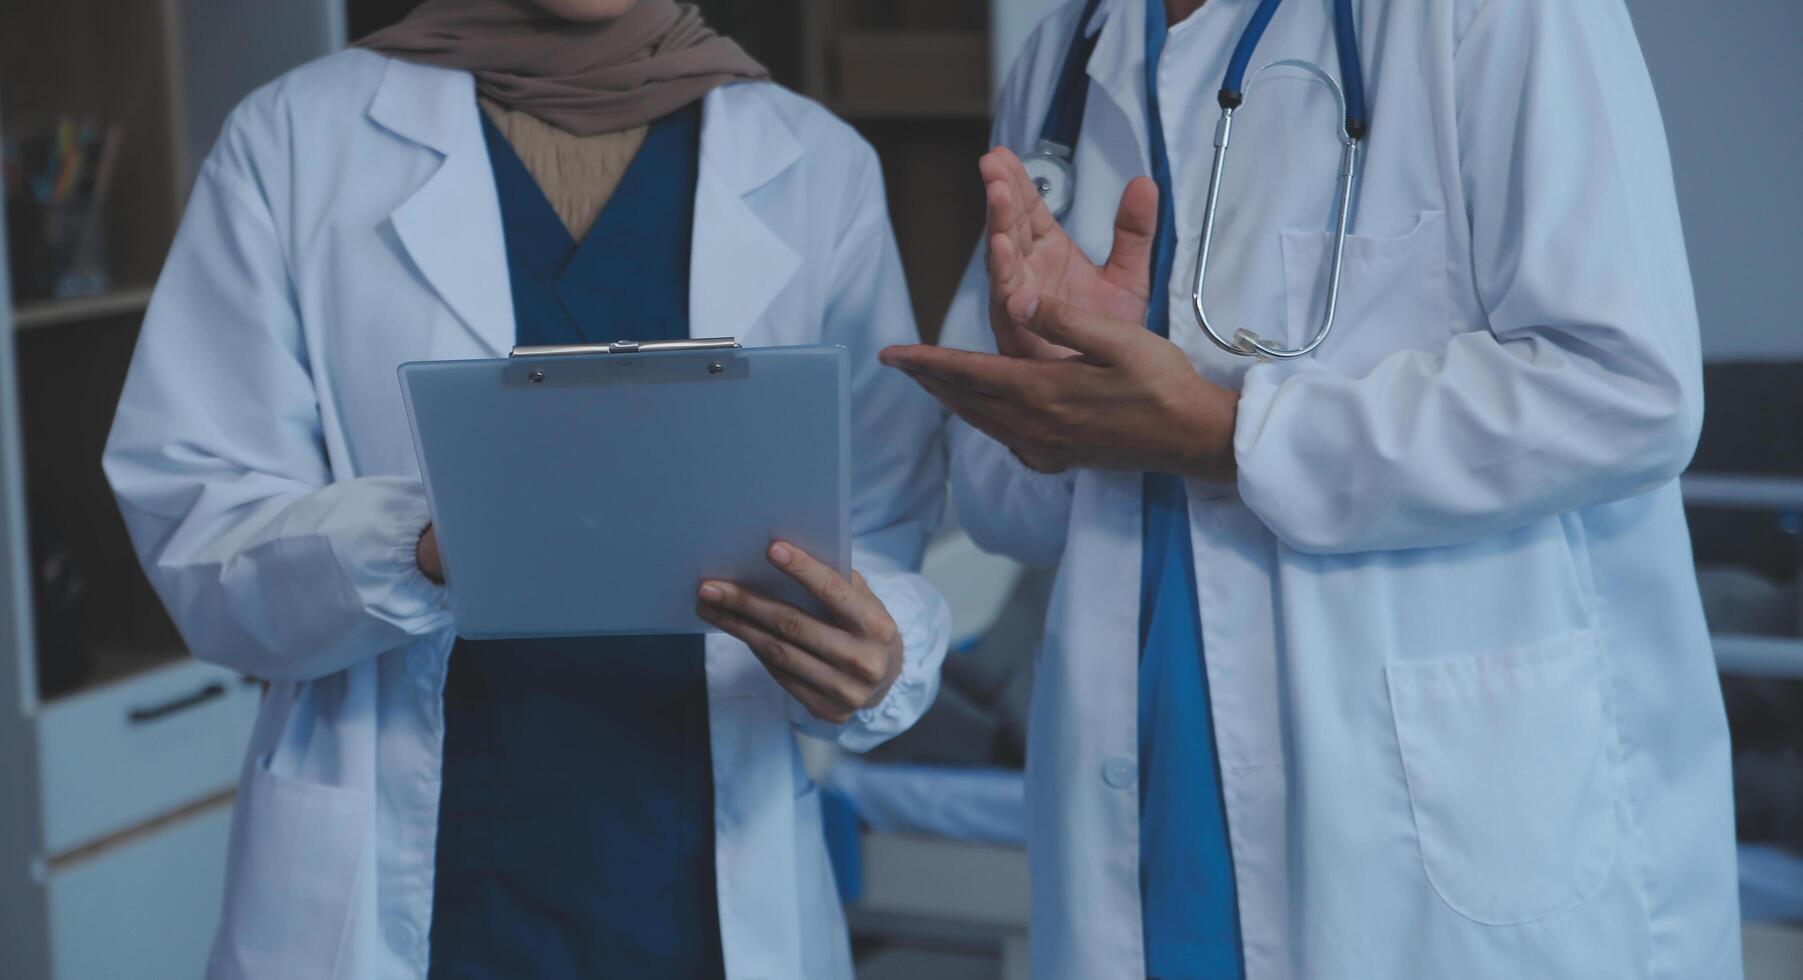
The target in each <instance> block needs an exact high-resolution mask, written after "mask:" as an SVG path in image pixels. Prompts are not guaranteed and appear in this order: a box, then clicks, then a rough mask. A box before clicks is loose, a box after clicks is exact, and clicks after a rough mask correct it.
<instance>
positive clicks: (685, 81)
mask: <svg viewBox="0 0 1803 980" xmlns="http://www.w3.org/2000/svg"><path fill="white" fill-rule="evenodd" d="M357 44H358V45H359V46H360V47H366V48H369V49H371V50H374V51H379V52H381V53H382V54H386V55H389V56H391V57H395V58H400V59H403V60H406V61H413V62H418V63H420V64H426V65H436V66H438V67H441V68H453V69H459V70H462V71H467V72H470V73H471V74H472V75H474V76H475V77H476V89H477V91H478V92H479V93H480V94H482V95H483V96H486V97H488V98H490V99H492V100H494V101H495V102H498V103H500V104H501V105H503V106H505V107H507V108H509V109H513V110H516V111H519V112H524V113H527V114H528V115H531V116H534V117H536V118H538V119H541V120H543V121H544V122H547V123H550V124H551V125H553V126H555V127H557V128H558V129H561V130H564V131H565V132H568V133H573V134H575V135H578V136H594V135H598V134H601V133H612V132H618V131H620V130H623V129H630V128H632V127H634V126H640V125H643V124H645V123H648V122H650V121H652V120H654V119H657V118H659V117H661V116H666V115H669V114H670V113H672V112H674V111H676V110H677V109H680V108H682V107H683V106H685V105H688V104H689V103H691V102H694V101H695V100H697V99H699V98H701V97H702V96H703V95H706V94H707V93H708V92H709V91H711V90H712V89H714V88H715V87H716V86H720V85H725V84H727V83H728V82H736V81H744V80H749V79H761V78H767V77H769V73H768V72H766V71H765V70H764V67H763V66H762V65H760V64H758V63H757V62H756V61H754V60H752V58H751V56H750V55H748V54H746V53H745V51H744V49H742V48H740V47H739V46H738V44H736V43H735V42H733V41H732V40H731V39H729V38H726V37H722V36H721V35H719V34H716V33H714V32H713V30H711V29H710V28H709V27H708V26H707V25H706V24H705V23H703V22H702V19H701V13H700V11H698V10H696V8H695V7H694V6H693V5H690V4H678V3H676V2H675V0H637V2H636V3H634V4H633V5H632V7H631V8H629V9H628V10H627V11H626V12H625V13H624V14H622V15H620V16H619V17H615V18H611V19H609V20H602V21H593V22H585V21H572V20H566V19H564V18H561V17H558V16H557V15H555V14H552V13H550V12H548V11H546V10H544V9H543V8H541V7H539V6H538V5H537V4H536V3H534V2H533V0H425V2H424V3H422V4H420V5H419V6H418V7H416V8H414V10H413V12H412V13H411V14H409V15H407V17H406V19H404V20H402V21H401V22H400V23H398V24H395V25H393V26H392V27H387V28H384V29H382V30H379V31H377V32H375V33H374V34H371V35H369V36H368V37H365V38H364V39H363V40H361V41H358V42H357Z"/></svg>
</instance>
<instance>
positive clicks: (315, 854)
mask: <svg viewBox="0 0 1803 980" xmlns="http://www.w3.org/2000/svg"><path fill="white" fill-rule="evenodd" d="M374 812H375V801H374V796H373V795H372V794H370V793H366V792H363V791H360V790H354V789H347V788H343V787H337V786H326V785H322V784H316V783H310V782H304V781H301V780H298V779H294V778H292V777H289V776H284V775H281V774H278V773H276V772H272V771H271V770H270V769H269V765H268V759H267V758H264V759H261V760H258V761H257V762H256V763H255V764H253V765H252V766H251V767H250V773H249V775H248V776H247V777H246V778H245V780H244V783H243V785H242V787H240V790H239V793H238V800H237V809H236V811H235V812H234V813H233V815H232V840H231V860H230V864H229V868H228V870H227V881H226V901H225V916H224V920H223V922H222V923H221V926H220V930H219V940H218V942H217V943H216V944H215V946H214V949H213V959H212V963H211V965H210V966H209V968H208V970H207V975H208V976H209V977H211V978H214V980H220V978H239V977H244V978H253V977H254V978H256V980H287V978H295V980H300V978H303V977H304V978H326V977H335V976H337V975H338V968H339V964H340V960H341V955H340V954H341V951H342V948H343V946H344V943H345V936H346V932H347V928H348V925H349V920H350V914H351V906H352V902H353V899H354V896H355V895H356V892H357V880H358V876H359V874H360V873H361V872H362V867H363V864H364V863H365V860H366V855H365V852H366V851H367V850H368V846H369V839H370V835H371V832H372V822H373V820H374Z"/></svg>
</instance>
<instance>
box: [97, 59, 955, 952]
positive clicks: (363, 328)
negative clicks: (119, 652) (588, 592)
mask: <svg viewBox="0 0 1803 980" xmlns="http://www.w3.org/2000/svg"><path fill="white" fill-rule="evenodd" d="M477 111H478V110H477V107H476V99H475V93H474V89H473V85H472V81H471V78H470V76H469V75H467V74H464V73H460V72H453V71H445V70H440V69H434V68H426V67H420V66H416V65H412V64H408V63H405V62H399V61H391V60H389V59H386V58H384V57H381V56H379V55H376V54H373V53H371V52H368V51H350V52H346V53H341V54H338V55H334V56H331V57H328V58H325V59H323V60H321V61H318V62H315V63H313V64H311V65H309V66H305V67H303V68H301V69H299V70H297V71H295V72H293V73H291V74H290V75H288V76H286V77H285V78H283V79H281V80H279V81H277V82H275V83H274V84H272V85H271V86H269V87H267V88H265V89H263V90H262V91H260V92H258V93H256V94H254V95H252V96H251V97H250V98H249V99H247V100H246V101H245V102H244V104H243V105H241V106H240V107H239V108H238V109H237V111H236V112H235V113H233V115H232V117H231V119H230V121H229V122H228V123H227V125H226V128H225V132H224V135H223V136H222V137H221V139H220V141H219V144H218V146H217V147H216V149H215V150H214V152H213V154H212V156H211V157H210V158H209V159H208V160H207V163H206V165H205V167H204V168H203V169H202V171H201V175H200V180H199V183H198V185H197V186H196V188H195V190H194V195H193V198H192V200H191V202H190V204H189V207H188V213H187V216H186V218H185V219H184V221H183V223H182V227H181V231H180V233H179V234H178V236H177V238H176V242H175V245H174V249H173V251H172V252H171V254H170V257H169V260H168V263H167V265H166V266H165V268H164V271H163V275H162V279H161V280H160V282H159V283H158V286H157V290H156V294H155V297H154V298H153V299H152V301H151V304H150V310H149V315H148V318H147V320H146V321H145V324H144V331H143V336H142V339H141V341H140V343H139V347H138V351H137V354H136V357H135V359H134V361H133V364H132V369H131V374H130V377H129V379H128V381H127V383H126V386H125V392H124V396H123V398H122V399H121V401H120V406H119V413H118V417H117V420H116V422H115V425H114V430H113V433H112V438H111V440H110V442H109V444H108V448H107V454H106V471H107V474H108V476H109V478H110V479H111V480H112V483H113V486H114V488H115V490H116V492H117V493H118V496H119V499H120V503H121V507H122V509H123V511H124V514H125V518H126V522H127V524H128V525H129V527H130V529H131V532H132V535H133V538H134V540H135V542H136V544H137V547H138V549H139V552H140V553H141V555H142V557H143V559H144V564H145V566H146V568H147V570H148V571H149V574H150V577H151V580H152V581H153V583H154V584H155V585H156V588H157V590H158V592H159V594H160V595H161V596H162V598H163V600H164V602H165V603H166V604H167V606H168V608H169V610H170V612H171V614H172V615H173V616H174V618H175V621H176V623H177V624H178V625H179V626H180V628H181V630H182V633H183V635H184V637H185V638H186V639H187V641H188V643H189V644H190V645H191V647H192V649H193V651H194V653H195V654H196V655H197V656H199V657H201V658H203V659H206V660H210V661H214V662H217V663H220V664H224V665H227V666H230V667H233V668H236V669H238V670H242V671H244V672H245V673H248V674H253V675H256V676H259V677H264V678H269V679H271V680H272V681H273V682H274V683H273V685H272V687H271V688H270V693H269V696H268V699H267V701H266V702H265V704H264V708H263V712H262V715H261V717H260V719H259V722H258V725H257V728H256V731H255V735H254V737H253V739H252V744H251V747H250V751H249V754H248V758H247V762H246V765H245V769H244V773H243V781H242V784H241V787H240V793H239V797H238V809H237V811H236V814H235V820H234V827H233V839H232V845H231V858H230V881H229V886H228V894H227V899H226V905H225V919H224V923H223V925H222V927H221V931H220V934H219V937H218V940H217V942H216V944H215V948H214V953H213V959H212V965H211V969H210V975H211V976H213V977H216V978H222V980H223V978H238V977H245V978H255V980H272V978H280V977H294V978H323V977H346V978H359V980H361V978H371V977H384V978H389V977H392V978H402V977H412V978H420V977H423V976H424V975H425V972H426V964H427V955H428V950H427V943H426V937H427V936H428V935H429V929H430V922H429V921H428V920H429V916H430V913H431V908H432V876H433V855H434V839H435V834H436V817H437V812H438V795H439V785H440V781H439V773H440V760H441V744H442V737H443V732H444V729H443V724H444V723H443V714H442V711H441V697H440V694H441V691H442V689H443V683H444V677H445V667H446V660H447V654H448V653H449V651H450V649H451V645H452V641H453V636H452V633H451V631H450V628H449V627H450V623H449V618H448V612H447V607H446V604H445V596H444V593H443V591H442V590H441V589H439V588H438V587H436V586H434V585H432V584H431V583H429V582H428V581H427V580H426V579H425V578H424V577H422V576H421V575H420V574H419V572H418V570H417V568H415V566H414V562H413V552H414V545H415V541H416V539H417V537H418V535H419V533H420V531H421V529H422V528H423V527H424V526H425V524H426V520H427V511H426V504H425V500H424V497H423V494H422V491H421V487H420V484H419V482H418V470H417V466H416V463H415V457H414V451H413V445H412V440H411V438H410V437H409V434H408V427H407V422H406V419H405V416H404V413H403V410H402V405H401V400H400V392H399V387H398V384H397V381H396V377H395V368H396V366H397V365H399V364H400V363H402V362H404V361H409V360H415V359H425V358H462V357H484V356H495V355H499V354H505V353H506V351H507V350H508V348H509V347H510V346H511V345H512V342H513V337H514V320H513V310H512V299H511V292H510V287H509V284H508V273H507V269H506V265H505V260H504V250H503V249H504V246H503V241H502V235H501V217H500V212H499V209H498V205H497V203H496V197H495V189H494V181H493V177H492V173H491V170H490V167H489V161H488V156H487V151H486V149H485V147H484V144H483V139H482V135H481V128H480V125H479V123H478V117H477ZM701 153H702V160H701V176H700V181H699V185H698V187H697V189H696V214H695V227H694V244H693V251H692V257H693V265H692V283H691V293H690V307H691V314H692V330H693V332H694V334H695V335H697V336H735V337H738V338H740V339H741V340H742V341H744V342H745V343H747V344H751V345H776V344H799V343H814V342H827V343H838V344H843V345H845V346H846V347H848V348H850V350H851V353H852V357H851V363H852V384H853V397H852V404H853V412H854V420H853V440H852V442H853V447H854V448H853V456H854V460H853V466H854V479H853V486H854V497H853V502H852V517H851V519H852V524H853V529H854V531H855V535H856V540H855V546H854V563H855V564H856V565H857V566H858V567H859V568H860V569H862V570H863V572H864V574H865V575H866V577H867V578H868V579H869V581H870V584H871V587H872V588H873V589H874V590H875V591H876V592H877V594H878V595H879V596H880V597H881V598H882V599H883V601H884V602H885V603H886V604H887V606H888V608H889V611H890V613H891V614H892V615H893V617H894V618H895V621H896V623H897V625H898V626H899V628H900V630H901V632H902V635H903V637H904V642H905V646H906V665H905V666H904V668H903V670H902V674H901V677H900V680H899V681H898V682H897V683H896V685H895V687H894V688H893V690H892V691H891V692H890V694H889V695H888V697H887V698H886V699H885V700H884V701H883V702H882V703H881V704H879V705H877V706H876V707H875V708H873V709H869V710H865V711H863V712H860V713H859V714H858V715H857V716H856V717H855V718H854V719H853V720H852V721H851V722H849V723H848V724H847V725H845V726H844V727H843V728H841V729H828V728H826V727H825V726H822V725H819V724H816V723H812V722H810V721H809V720H808V718H807V715H806V713H805V711H803V710H802V708H801V706H800V705H799V703H797V702H796V701H794V700H793V699H792V698H790V697H789V696H788V695H787V694H786V693H784V692H782V690H781V689H780V688H779V687H777V686H776V684H775V682H774V681H772V680H771V679H770V677H769V675H768V674H766V673H765V671H764V669H763V668H762V667H761V666H760V665H759V664H758V663H757V662H756V660H755V659H753V657H752V656H751V654H750V652H749V651H748V650H747V649H746V648H745V647H744V646H743V645H741V644H739V643H738V642H736V641H734V640H732V639H730V638H728V637H725V636H720V635H715V636H710V637H708V641H707V653H706V665H707V666H706V670H707V686H708V702H709V709H710V718H711V724H710V731H711V738H712V755H713V769H714V827H715V835H716V836H715V859H716V867H717V875H718V894H719V908H720V927H721V932H722V939H723V942H724V948H725V957H726V965H727V972H728V975H729V976H730V977H733V978H766V980H786V978H792V977H801V976H807V977H849V975H850V963H849V954H848V950H847V946H846V936H845V927H844V924H843V919H842V917H841V914H840V911H839V903H838V900H837V897H836V892H835V889H834V884H833V880H832V877H831V874H830V871H829V868H828V864H827V858H826V852H825V850H824V845H823V842H822V838H821V827H820V813H819V800H818V796H817V794H816V790H815V788H814V786H813V785H812V784H811V783H810V781H809V780H808V777H807V775H806V772H805V770H804V769H803V767H802V766H801V764H800V762H799V757H798V754H797V751H796V746H795V742H794V738H793V736H792V728H793V727H796V726H800V727H804V728H811V729H813V730H814V731H816V732H819V733H822V734H825V735H827V736H829V737H836V738H837V740H838V741H839V742H840V743H841V744H842V745H844V746H846V747H848V748H852V749H861V748H866V747H869V746H871V745H874V744H875V743H877V742H879V741H881V740H882V739H884V738H885V737H887V736H890V735H893V734H895V733H896V732H899V731H901V730H902V729H904V728H906V727H907V726H908V725H909V724H910V723H912V722H913V720H914V719H915V718H916V717H918V716H919V715H920V713H921V712H922V711H923V710H924V709H925V707H926V706H927V704H928V703H929V702H930V701H931V699H932V697H933V694H934V691H935V687H936V685H937V675H938V668H939V663H940V660H941V658H942V655H943V651H944V649H945V644H946V641H947V637H948V634H949V631H950V623H949V614H948V613H947V611H946V608H945V605H944V602H943V600H942V599H941V598H940V597H939V596H938V595H937V594H936V593H934V592H933V591H932V590H931V589H930V588H929V587H928V586H926V585H925V584H924V582H923V581H922V580H921V579H920V578H919V577H918V576H916V575H914V574H912V572H911V570H912V569H913V568H914V567H915V566H916V565H917V563H918V561H919V559H920V556H921V553H922V550H923V548H924V545H925V542H926V539H927V537H928V535H929V534H930V533H931V531H932V529H933V527H934V526H935V525H936V523H937V521H938V518H939V511H940V507H941V502H942V498H943V495H944V463H943V452H942V450H941V448H940V446H939V442H938V436H937V433H938V431H939V418H940V417H939V414H938V412H937V410H936V408H935V407H934V406H933V405H932V403H931V401H930V399H927V398H926V397H925V396H924V395H923V394H921V393H919V392H918V391H916V390H914V386H913V385H912V384H910V383H909V382H908V381H907V380H906V379H905V378H900V377H897V376H895V375H894V374H893V372H888V371H885V370H883V369H882V368H881V367H879V366H878V365H877V364H876V360H875V354H876V351H877V350H878V349H879V348H880V347H881V346H882V345H885V344H890V343H896V342H906V341H908V340H910V339H912V338H913V336H914V334H915V330H914V325H913V320H912V314H911V312H910V309H909V305H908V299H907V291H906V287H905V285H904V282H903V279H902V272H901V267H900V262H899V259H898V256H897V254H896V251H895V246H894V242H893V236H892V234H891V231H890V228H889V223H888V218H887V214H886V211H885V207H884V199H883V191H882V183H881V178H880V175H879V172H878V166H877V161H876V157H875V155H874V153H872V151H871V150H870V148H869V147H868V146H867V145H866V144H865V143H863V142H862V141H861V140H860V139H858V137H857V136H856V135H855V134H854V133H853V132H852V131H851V130H850V129H849V128H848V127H846V126H844V125H843V124H841V123H840V122H838V121H836V120H834V119H833V118H832V117H831V116H830V115H829V114H828V113H826V112H825V111H824V110H822V109H821V108H819V107H818V106H816V105H814V104H812V103H809V102H807V101H805V100H803V99H801V98H799V97H797V96H795V95H793V94H791V93H789V92H787V91H784V90H783V89H781V88H778V87H777V86H774V85H770V84H744V85H734V86H729V87H726V88H721V89H717V90H715V91H714V92H713V93H712V94H710V95H708V96H707V98H706V100H705V102H704V105H703V124H702V137H701ZM721 478H722V479H725V480H730V479H731V478H732V475H731V474H726V473H723V474H721ZM644 560H647V561H656V560H657V559H656V556H655V555H648V556H644ZM570 751H571V752H573V753H580V752H581V751H582V747H581V746H579V745H572V746H570ZM645 751H648V752H655V751H656V746H646V747H645ZM622 791H623V792H630V791H631V788H630V787H623V788H622ZM573 843H574V842H573ZM583 846H587V845H583Z"/></svg>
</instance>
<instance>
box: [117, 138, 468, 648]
mask: <svg viewBox="0 0 1803 980" xmlns="http://www.w3.org/2000/svg"><path fill="white" fill-rule="evenodd" d="M257 156H258V154H256V153H254V152H251V151H250V150H248V149H247V140H246V139H245V137H244V134H243V133H242V132H239V131H237V130H235V129H234V128H233V127H232V126H230V125H228V128H227V132H226V134H225V136H224V138H222V139H221V141H220V145H219V147H218V148H217V149H216V150H215V151H214V153H213V155H212V156H211V157H209V159H208V161H207V163H206V165H205V166H204V167H203V169H202V171H201V173H200V176H199V180H198V183H197V184H196V186H195V188H194V193H193V196H192V199H191V200H190V202H189V205H188V210H187V214H186V216H185V217H184V218H183V220H182V225H181V228H180V230H179V232H178V233H177V235H176V239H175V242H174V245H173V247H172V249H171V251H170V254H169V258H168V260H167V262H166V263H165V265H164V267H163V272H162V275H161V278H160V279H159V280H158V282H157V287H156V291H155V294H154V296H153V298H152V300H151V303H150V308H149V311H148V313H147V315H146V318H145V321H144V325H143V329H142V332H141V334H140V337H139V340H138V347H137V351H136V353H135V355H134V356H133V359H132V364H131V370H130V373H129V375H128V376H127V379H126V383H125V389H124V392H123V394H122V396H121V397H120V401H119V407H118V411H117V414H116V415H115V417H114V420H113V429H112V433H111V435H110V437H109V439H108V442H107V447H106V452H105V458H104V468H105V470H106V474H107V477H108V479H109V480H110V481H111V483H112V486H113V491H114V493H115V494H116V496H117V497H118V501H119V506H120V510H121V511H122V513H123V515H124V518H125V523H126V526H127V528H128V529H129V530H130V532H131V537H132V540H133V543H134V544H135V546H136V548H137V551H138V554H139V557H140V559H141V560H142V562H143V565H144V568H145V571H146V572H147V573H148V575H149V578H150V581H151V583H152V584H153V585H154V586H155V588H156V590H157V593H158V594H159V595H160V596H161V597H162V600H163V602H164V604H165V606H167V608H168V610H169V612H170V615H171V616H172V618H173V619H174V620H175V623H176V625H177V626H178V627H179V628H180V630H181V633H182V635H183V637H184V638H185V640H186V641H187V643H188V645H189V647H190V649H191V650H192V651H193V653H194V655H195V656H197V657H199V658H200V659H202V660H207V661H211V662H214V663H218V664H221V665H223V666H226V667H231V668H233V669H236V670H239V671H242V672H244V673H247V674H251V675H254V676H258V677H264V678H270V679H279V680H306V679H311V678H317V677H321V676H324V675H327V674H331V673H333V672H336V671H339V670H342V669H343V668H345V667H347V666H349V665H351V664H352V663H355V662H357V661H359V660H362V659H364V658H367V657H370V656H373V655H375V654H378V653H381V652H383V651H385V650H389V649H392V648H395V647H397V646H401V645H404V644H405V643H407V642H408V641H409V640H410V639H411V638H413V637H415V636H419V635H421V634H425V633H429V632H433V631H436V630H440V629H445V628H448V626H449V613H448V608H447V605H446V601H445V595H444V591H443V590H442V589H441V588H439V587H438V586H436V585H434V584H433V583H432V582H430V581H429V580H428V579H426V578H425V576H424V575H422V574H421V573H420V572H419V570H418V568H417V566H416V564H415V547H416V545H417V542H418V539H419V535H420V532H421V530H422V529H423V528H424V527H425V526H426V524H427V520H428V518H427V509H426V501H425V495H424V492H423V490H422V489H421V487H420V485H419V483H418V482H417V481H416V480H412V479H404V478H372V479H347V480H334V474H333V473H332V470H331V467H330V465H329V464H328V461H327V458H326V452H325V445H324V435H323V432H322V424H321V418H320V409H319V403H318V401H317V399H316V395H315V386H314V379H313V377H312V375H311V372H310V369H309V364H308V352H307V348H306V343H305V340H304V338H303V335H302V331H301V325H300V319H299V315H298V313H297V311H296V306H295V302H294V291H293V288H292V284H291V282H290V279H289V274H288V265H287V261H286V257H285V251H284V248H283V245H282V238H281V236H280V234H279V233H278V231H277V227H276V223H275V221H274V218H273V211H272V208H271V206H270V203H269V201H268V199H267V198H266V196H265V195H264V193H263V192H262V188H263V186H265V185H264V183H263V182H264V181H268V180H273V179H277V178H275V177H273V176H272V175H268V174H260V173H258V172H257V168H256V163H255V158H256V157H257Z"/></svg>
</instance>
